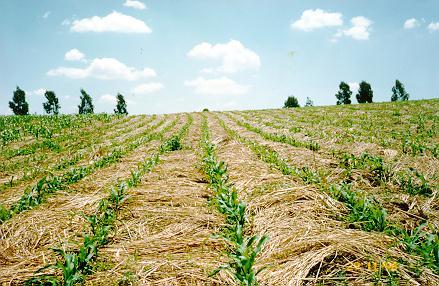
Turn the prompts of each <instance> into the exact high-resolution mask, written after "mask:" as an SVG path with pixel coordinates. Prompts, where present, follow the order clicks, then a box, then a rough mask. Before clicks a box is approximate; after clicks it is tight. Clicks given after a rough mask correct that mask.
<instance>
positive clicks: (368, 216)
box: [216, 116, 439, 276]
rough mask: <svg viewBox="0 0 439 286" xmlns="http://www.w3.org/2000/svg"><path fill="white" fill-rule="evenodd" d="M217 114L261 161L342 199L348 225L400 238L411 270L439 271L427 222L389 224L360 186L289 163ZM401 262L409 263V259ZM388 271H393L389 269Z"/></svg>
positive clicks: (438, 240)
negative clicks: (406, 226) (406, 225)
mask: <svg viewBox="0 0 439 286" xmlns="http://www.w3.org/2000/svg"><path fill="white" fill-rule="evenodd" d="M216 118H217V120H219V122H220V124H221V126H222V127H223V128H224V129H225V131H226V132H227V133H228V134H229V136H231V137H232V138H234V139H235V140H237V141H238V142H241V143H242V144H244V145H245V146H247V147H248V148H249V149H250V150H252V151H253V152H254V154H255V155H256V156H257V157H258V158H260V159H261V160H262V161H264V162H266V163H268V164H270V165H271V166H273V167H275V168H276V169H278V170H280V171H281V172H282V173H283V174H284V175H288V176H294V177H298V178H300V179H302V181H303V182H304V183H306V184H312V185H313V186H315V187H316V188H317V189H318V190H320V191H322V192H324V193H326V194H328V195H330V196H331V197H333V198H334V199H336V200H338V201H340V202H342V203H344V204H345V205H346V207H347V209H348V210H349V214H348V215H347V217H339V219H340V220H344V221H346V222H347V223H348V225H349V226H350V227H354V228H358V229H361V230H364V231H378V232H384V233H385V234H387V235H390V236H393V237H395V238H396V239H397V240H398V241H399V246H401V247H402V248H403V249H404V250H405V251H406V252H407V253H408V254H411V255H414V256H415V257H417V259H415V261H417V263H416V265H408V266H409V267H410V269H412V270H413V272H415V273H416V272H417V273H419V272H420V271H422V267H424V266H425V267H428V268H430V269H431V270H433V272H435V273H436V274H438V273H439V255H438V254H439V252H438V251H439V237H438V233H437V230H434V229H433V228H432V226H430V225H429V224H428V223H427V222H425V223H421V224H419V226H418V227H416V228H415V229H411V230H405V229H403V228H401V227H400V226H398V225H395V224H391V223H389V221H388V220H387V210H386V209H385V208H384V207H383V206H382V205H381V204H380V203H379V202H378V201H377V200H376V199H375V198H374V197H373V196H370V195H367V194H366V193H364V192H361V191H360V190H353V189H352V185H351V184H349V183H346V182H343V181H342V182H338V183H337V182H328V181H327V178H325V177H324V176H322V175H320V174H319V173H316V172H313V171H311V170H307V169H298V168H295V167H293V166H290V165H289V164H288V163H287V162H286V161H285V160H284V159H283V158H281V156H279V154H278V153H277V152H276V151H275V150H273V149H271V148H269V147H267V146H264V145H261V144H258V143H256V142H254V141H252V140H249V139H246V138H245V137H243V136H241V135H239V134H238V133H237V132H236V131H234V130H232V129H230V128H229V127H228V126H227V125H226V124H225V123H224V121H222V120H221V119H220V118H219V117H218V116H217V117H216ZM404 263H407V264H409V261H405V262H404ZM387 274H388V275H389V276H392V275H393V274H392V273H390V272H389V273H387Z"/></svg>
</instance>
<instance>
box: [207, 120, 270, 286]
mask: <svg viewBox="0 0 439 286" xmlns="http://www.w3.org/2000/svg"><path fill="white" fill-rule="evenodd" d="M202 124H203V125H202V129H203V132H202V142H201V145H202V148H203V150H204V155H203V170H204V173H205V174H206V176H207V178H208V181H209V185H210V187H211V188H212V189H213V191H214V194H215V196H214V199H213V202H214V204H215V205H216V207H217V209H218V211H219V212H220V213H222V214H223V215H224V216H225V218H226V226H225V227H224V228H223V230H222V234H221V235H220V237H222V238H223V239H224V240H225V241H226V242H228V244H229V253H228V255H229V258H230V260H229V262H228V264H227V265H223V266H220V267H219V268H218V269H216V270H215V271H213V272H212V273H211V274H210V276H213V275H216V274H217V273H218V272H220V271H221V270H229V271H231V272H232V274H233V276H234V277H235V279H236V281H237V282H238V283H239V285H248V286H253V285H257V284H258V282H257V279H256V276H257V274H258V273H259V272H260V271H261V270H262V269H259V270H255V269H254V264H255V262H256V256H257V255H258V254H259V252H260V251H261V248H262V246H263V245H264V243H265V242H266V241H267V240H268V237H267V236H266V235H264V236H263V237H261V238H259V237H258V236H256V235H255V236H251V237H246V236H245V235H244V234H243V229H244V228H245V226H246V223H247V217H246V204H245V202H243V201H241V200H239V198H238V193H237V190H236V188H234V187H233V186H232V184H231V183H230V182H229V181H228V180H229V176H228V174H227V166H226V164H225V163H224V162H222V161H219V160H218V159H217V157H216V154H215V145H214V144H212V143H210V141H209V132H208V127H207V120H206V117H203V123H202Z"/></svg>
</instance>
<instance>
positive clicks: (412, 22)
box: [404, 18, 420, 29]
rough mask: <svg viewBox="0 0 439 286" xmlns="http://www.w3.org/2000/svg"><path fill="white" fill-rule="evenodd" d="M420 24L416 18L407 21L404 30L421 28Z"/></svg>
mask: <svg viewBox="0 0 439 286" xmlns="http://www.w3.org/2000/svg"><path fill="white" fill-rule="evenodd" d="M419 25H420V23H419V21H418V20H416V19H415V18H411V19H407V20H406V21H405V22H404V29H413V28H416V27H419Z"/></svg>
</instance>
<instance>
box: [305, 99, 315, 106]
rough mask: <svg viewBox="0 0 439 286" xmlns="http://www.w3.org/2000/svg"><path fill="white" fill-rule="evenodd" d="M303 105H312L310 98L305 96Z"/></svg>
mask: <svg viewBox="0 0 439 286" xmlns="http://www.w3.org/2000/svg"><path fill="white" fill-rule="evenodd" d="M305 106H314V102H313V101H312V100H311V98H309V97H307V98H306V103H305Z"/></svg>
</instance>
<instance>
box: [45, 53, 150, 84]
mask: <svg viewBox="0 0 439 286" xmlns="http://www.w3.org/2000/svg"><path fill="white" fill-rule="evenodd" d="M47 75H49V76H65V77H68V78H72V79H83V78H96V79H101V80H115V79H119V80H138V79H141V78H147V77H154V76H156V72H155V71H154V70H153V69H151V68H144V69H136V68H133V67H128V66H126V65H125V64H124V63H121V62H120V61H118V60H117V59H114V58H97V59H94V60H92V61H91V63H90V64H89V65H88V66H87V67H85V68H68V67H59V68H56V69H52V70H49V71H48V72H47Z"/></svg>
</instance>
